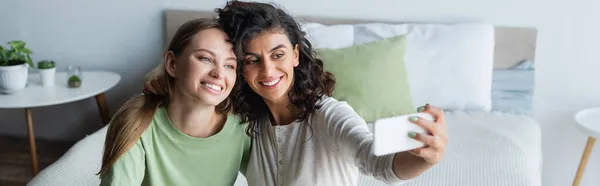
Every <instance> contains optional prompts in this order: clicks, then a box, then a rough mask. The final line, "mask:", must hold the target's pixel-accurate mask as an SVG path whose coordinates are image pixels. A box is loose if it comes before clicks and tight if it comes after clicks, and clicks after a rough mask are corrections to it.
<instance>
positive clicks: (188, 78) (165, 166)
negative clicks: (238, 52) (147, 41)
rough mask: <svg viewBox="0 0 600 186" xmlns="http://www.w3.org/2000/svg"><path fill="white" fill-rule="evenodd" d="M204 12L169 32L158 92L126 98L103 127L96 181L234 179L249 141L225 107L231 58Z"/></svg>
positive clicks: (232, 77)
mask: <svg viewBox="0 0 600 186" xmlns="http://www.w3.org/2000/svg"><path fill="white" fill-rule="evenodd" d="M227 39H228V38H227V35H226V34H225V33H224V32H223V31H221V30H220V29H219V26H218V24H217V23H216V22H215V21H214V20H212V19H197V20H192V21H189V22H187V23H185V24H184V25H182V26H181V27H180V28H179V30H178V31H177V32H176V34H175V36H174V37H173V39H172V41H171V43H170V44H169V47H168V50H167V52H166V54H165V55H164V72H165V74H164V75H162V76H160V77H161V78H164V79H163V81H164V82H167V86H165V87H164V88H163V89H162V90H163V91H164V92H165V94H164V96H156V95H140V96H137V97H134V98H132V99H131V100H129V101H127V102H126V103H125V104H124V105H123V107H122V108H120V110H119V111H117V113H116V114H115V116H114V117H113V119H112V121H111V122H110V126H109V128H108V132H107V136H106V142H105V149H104V156H103V158H102V168H101V170H100V173H99V174H100V178H101V185H127V186H133V185H178V186H185V185H210V186H220V185H223V186H225V185H228V186H231V185H233V184H234V182H235V180H236V178H237V175H238V172H239V171H240V170H242V172H243V170H244V166H245V162H246V161H245V160H246V159H247V156H248V153H249V146H250V138H249V137H248V136H247V135H246V134H245V128H246V125H242V124H240V122H239V121H240V119H239V118H238V117H236V115H228V113H229V112H230V110H231V108H232V105H233V104H232V101H231V98H230V96H229V95H230V93H231V92H232V91H236V89H237V88H236V86H237V85H236V82H237V81H236V79H237V76H236V66H237V64H236V57H235V55H234V53H233V51H232V45H231V44H230V43H229V42H227Z"/></svg>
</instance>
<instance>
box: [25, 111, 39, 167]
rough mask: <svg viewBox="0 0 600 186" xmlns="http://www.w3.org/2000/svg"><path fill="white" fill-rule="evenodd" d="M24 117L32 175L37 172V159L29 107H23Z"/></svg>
mask: <svg viewBox="0 0 600 186" xmlns="http://www.w3.org/2000/svg"><path fill="white" fill-rule="evenodd" d="M25 117H26V120H27V134H28V135H29V151H30V153H31V168H32V170H33V176H35V175H37V173H38V159H37V150H36V148H35V136H34V135H33V119H32V117H31V109H30V108H26V109H25Z"/></svg>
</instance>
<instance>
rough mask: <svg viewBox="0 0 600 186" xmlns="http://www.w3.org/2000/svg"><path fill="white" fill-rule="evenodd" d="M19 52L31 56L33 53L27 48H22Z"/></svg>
mask: <svg viewBox="0 0 600 186" xmlns="http://www.w3.org/2000/svg"><path fill="white" fill-rule="evenodd" d="M21 52H23V53H26V54H32V53H33V52H31V50H29V49H28V48H22V49H21Z"/></svg>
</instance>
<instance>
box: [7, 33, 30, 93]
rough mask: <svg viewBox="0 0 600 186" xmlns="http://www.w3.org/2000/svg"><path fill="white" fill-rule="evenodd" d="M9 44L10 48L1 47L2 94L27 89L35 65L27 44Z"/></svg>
mask: <svg viewBox="0 0 600 186" xmlns="http://www.w3.org/2000/svg"><path fill="white" fill-rule="evenodd" d="M7 44H8V46H9V48H4V47H2V46H0V93H4V94H12V93H14V92H17V91H19V90H21V89H23V88H25V86H26V84H27V74H28V72H29V68H30V67H32V68H33V67H34V65H33V61H32V60H31V57H30V56H29V55H30V54H31V53H32V52H31V50H30V49H28V48H26V47H25V42H23V41H20V40H14V41H10V42H7Z"/></svg>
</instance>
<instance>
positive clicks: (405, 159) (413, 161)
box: [393, 151, 433, 180]
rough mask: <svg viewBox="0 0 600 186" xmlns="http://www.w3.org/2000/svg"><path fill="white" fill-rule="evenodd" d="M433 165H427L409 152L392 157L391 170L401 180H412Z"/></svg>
mask: <svg viewBox="0 0 600 186" xmlns="http://www.w3.org/2000/svg"><path fill="white" fill-rule="evenodd" d="M432 166H433V164H430V163H427V162H426V161H425V160H424V159H423V158H421V157H418V156H415V155H413V154H411V153H410V152H408V151H406V152H399V153H396V154H395V155H394V161H393V169H394V173H395V174H396V176H397V177H398V178H400V179H402V180H410V179H413V178H415V177H417V176H419V175H421V174H423V172H425V171H426V170H427V169H429V168H431V167H432Z"/></svg>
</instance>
